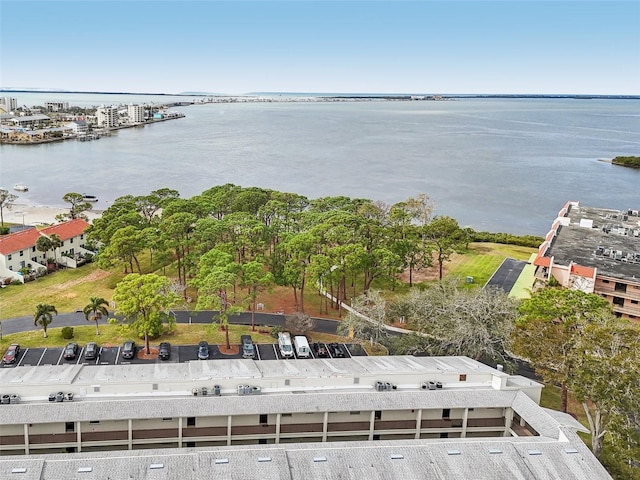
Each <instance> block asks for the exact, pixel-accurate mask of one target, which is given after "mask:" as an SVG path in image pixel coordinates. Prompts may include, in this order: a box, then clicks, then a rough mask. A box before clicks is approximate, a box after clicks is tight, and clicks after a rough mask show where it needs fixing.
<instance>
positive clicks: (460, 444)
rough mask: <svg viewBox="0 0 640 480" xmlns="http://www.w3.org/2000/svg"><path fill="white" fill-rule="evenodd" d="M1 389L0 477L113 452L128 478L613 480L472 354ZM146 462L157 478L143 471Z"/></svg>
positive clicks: (36, 379)
mask: <svg viewBox="0 0 640 480" xmlns="http://www.w3.org/2000/svg"><path fill="white" fill-rule="evenodd" d="M0 385H3V388H2V393H3V396H2V402H3V404H2V405H0V454H1V455H2V456H0V477H2V475H3V472H4V471H7V472H8V471H9V470H8V469H9V468H34V469H37V468H39V467H38V465H40V466H42V467H43V466H44V465H47V464H49V463H50V464H51V467H52V469H51V470H48V467H47V468H44V467H43V470H42V472H43V474H44V476H40V477H34V478H43V479H47V478H58V477H55V476H53V472H58V471H57V470H56V468H58V467H55V468H54V467H53V466H54V465H58V466H59V467H60V466H61V465H66V467H65V468H66V469H68V470H69V471H71V470H73V469H76V470H77V469H78V468H85V470H84V473H87V475H86V476H83V477H82V478H88V479H93V478H106V477H100V475H101V473H100V472H103V473H104V470H103V469H104V468H105V465H102V462H103V461H105V459H109V461H108V463H109V464H110V465H111V467H110V468H113V469H115V470H114V471H126V470H127V468H135V469H136V470H135V471H136V472H138V475H139V476H137V477H135V478H201V477H200V476H199V475H202V474H211V475H213V476H214V477H216V478H261V479H266V478H284V479H287V478H291V479H298V478H299V479H302V478H305V479H306V478H330V477H326V476H323V475H325V474H326V473H327V472H325V471H324V470H323V469H326V468H327V467H329V468H332V469H334V468H345V469H346V470H345V471H349V468H354V467H353V465H357V470H358V471H360V472H361V473H365V470H366V467H365V465H368V464H369V462H370V461H371V462H373V464H375V465H380V468H381V469H386V470H388V471H387V473H386V476H382V477H371V478H442V479H445V478H470V477H453V476H451V475H450V472H449V473H447V472H448V470H446V468H447V467H446V464H447V462H451V461H453V462H455V463H457V466H455V468H454V467H453V466H451V468H453V470H451V472H454V471H458V472H460V471H462V470H466V471H468V472H473V470H474V469H479V471H481V470H482V469H483V468H484V469H488V470H486V472H487V475H486V476H475V477H474V478H492V479H493V478H505V479H506V478H509V479H511V478H524V479H535V478H563V479H565V480H571V479H578V478H591V479H608V478H610V477H609V476H608V474H607V473H606V471H605V470H604V468H602V466H601V465H600V464H599V462H598V461H597V460H596V459H595V457H594V456H593V455H592V454H591V453H590V451H589V449H588V448H587V447H586V446H585V445H584V443H583V442H582V440H580V438H579V437H578V435H577V433H576V432H577V431H578V430H581V431H585V429H584V427H582V426H581V425H580V424H579V423H577V422H576V421H575V420H574V419H573V418H572V417H570V416H568V415H565V414H562V413H560V412H553V411H549V410H546V409H543V408H541V407H540V406H539V405H538V402H539V399H540V393H541V390H542V385H541V384H539V383H537V382H535V381H532V380H529V379H526V378H523V377H520V376H514V375H509V374H507V373H505V372H503V371H500V370H498V369H494V368H491V367H488V366H486V365H484V364H481V363H479V362H476V361H474V360H471V359H469V358H467V357H412V356H393V357H390V356H387V357H353V358H345V359H308V360H261V361H255V360H250V359H227V360H210V361H193V362H188V363H155V364H147V365H82V364H80V365H75V364H70V365H60V366H37V367H29V366H18V367H15V368H5V369H2V370H0ZM58 394H60V395H58ZM5 399H11V400H10V401H7V402H5ZM14 399H15V400H14ZM150 449H153V450H150ZM114 450H116V451H120V453H119V454H116V452H113V454H111V453H109V451H114ZM123 450H127V451H128V452H127V453H126V454H125V452H122V451H123ZM303 452H305V453H303ZM58 454H64V455H58ZM299 455H302V456H303V457H304V458H297V457H298V456H299ZM18 456H20V457H18ZM376 456H378V457H379V458H378V459H377V460H376V459H374V457H376ZM111 457H112V458H111ZM453 457H455V458H453ZM157 458H163V459H165V460H164V461H157V460H154V459H157ZM296 458H297V459H296ZM429 458H433V460H434V462H436V463H433V462H432V463H431V465H430V464H429V462H428V461H426V462H425V459H429ZM518 458H519V460H518ZM32 459H37V460H38V463H37V464H33V463H29V462H30V461H31V460H32ZM180 459H181V460H180ZM223 459H226V460H223ZM267 459H269V460H267ZM390 459H393V460H394V461H395V460H398V462H395V463H394V462H389V460H390ZM420 459H422V460H420ZM400 460H406V461H405V462H402V461H400ZM21 461H22V465H28V466H27V467H24V466H23V467H20V466H19V465H20V464H21V463H20V462H21ZM185 461H186V462H187V464H188V465H189V468H188V469H187V471H186V472H185V475H187V476H184V475H182V474H181V473H180V470H179V469H180V468H184V462H185ZM291 462H293V463H297V462H301V463H300V464H299V466H300V467H302V464H307V463H308V464H309V465H310V466H311V468H312V471H313V472H315V473H314V475H312V476H307V475H306V474H305V471H304V469H303V470H298V469H292V468H290V465H291ZM314 462H315V463H321V464H322V465H314ZM327 462H328V463H327ZM531 462H533V463H537V464H539V463H540V462H542V463H544V466H543V467H540V466H538V467H535V466H532V465H530V463H531ZM158 463H162V467H158V466H157V464H158ZM261 463H265V464H267V465H261ZM325 463H326V465H325ZM349 463H353V465H352V466H351V467H349ZM139 464H144V465H146V466H144V467H142V470H139V467H138V465H139ZM150 464H156V467H157V468H158V469H161V470H162V472H152V473H153V475H156V474H158V475H160V474H162V475H166V477H165V476H162V477H156V476H150V477H147V476H145V475H143V473H144V472H147V471H148V469H150V468H151V467H150V466H149V465H150ZM373 464H372V466H373ZM180 465H182V467H181V466H180ZM222 465H226V467H223V466H222ZM435 465H438V466H437V468H435V467H434V466H435ZM212 466H213V470H211V467H212ZM94 467H95V472H94ZM227 467H228V468H234V469H246V471H247V472H246V473H245V474H242V475H240V476H238V475H235V476H233V475H229V472H228V471H226V470H225V468H227ZM60 468H62V467H60ZM263 468H267V469H276V470H277V471H278V472H279V473H278V474H275V473H274V472H272V471H271V470H269V471H268V473H269V474H266V472H265V471H264V470H263ZM442 468H445V470H441V469H442ZM536 468H538V469H539V472H540V474H541V476H539V477H538V476H536V475H535V474H532V471H535V470H536ZM3 469H4V470H3ZM216 469H217V471H218V474H215V473H214V472H216ZM282 469H284V473H283V472H282V471H281V470H282ZM318 469H320V470H321V471H318ZM389 469H390V470H389ZM47 470H48V471H47ZM372 471H373V470H372ZM427 471H431V472H432V474H431V475H428V474H427V473H428V472H427ZM77 472H79V470H77ZM393 472H395V473H393ZM402 472H404V473H405V474H406V475H408V476H406V475H401V474H402ZM438 472H440V473H438ZM495 472H502V473H501V474H500V475H501V476H495ZM542 472H545V474H548V473H549V472H551V477H549V476H544V475H543V474H542ZM58 473H59V472H58ZM351 473H353V472H351ZM89 474H90V475H89ZM554 474H557V475H558V476H554ZM47 475H50V476H47ZM398 475H400V476H398ZM414 475H415V476H414ZM505 475H506V476H505ZM366 477H367V476H366V475H362V476H356V477H353V476H351V477H348V478H366ZM2 478H4V477H2ZM7 478H13V477H7ZM16 478H17V477H16ZM59 478H77V477H75V476H74V475H72V474H69V475H66V476H65V475H62V476H61V477H59ZM127 478H128V477H127ZM331 478H332V477H331ZM336 478H340V477H336Z"/></svg>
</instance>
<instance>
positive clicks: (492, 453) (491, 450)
mask: <svg viewBox="0 0 640 480" xmlns="http://www.w3.org/2000/svg"><path fill="white" fill-rule="evenodd" d="M489 453H490V454H491V455H498V454H500V453H502V450H500V449H499V448H490V449H489Z"/></svg>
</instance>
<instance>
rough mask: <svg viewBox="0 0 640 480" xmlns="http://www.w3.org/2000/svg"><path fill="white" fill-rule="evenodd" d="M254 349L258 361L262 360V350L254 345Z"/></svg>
mask: <svg viewBox="0 0 640 480" xmlns="http://www.w3.org/2000/svg"><path fill="white" fill-rule="evenodd" d="M253 348H254V349H255V351H256V356H257V357H258V360H261V358H260V349H259V348H258V345H254V346H253Z"/></svg>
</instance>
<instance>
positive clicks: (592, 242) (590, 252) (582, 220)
mask: <svg viewBox="0 0 640 480" xmlns="http://www.w3.org/2000/svg"><path fill="white" fill-rule="evenodd" d="M563 219H564V222H567V221H568V225H563V224H562V223H563V222H562V221H563ZM560 220H561V222H560V225H559V226H558V230H557V235H556V236H555V238H554V239H553V241H552V242H551V246H550V247H549V249H548V250H547V252H546V253H545V255H544V256H545V257H551V256H553V257H554V262H555V263H556V264H561V265H569V264H570V263H571V262H574V263H577V264H579V265H582V266H585V267H591V268H597V274H598V275H604V276H608V277H613V278H619V279H623V280H626V281H631V282H640V215H639V212H638V210H632V209H628V210H610V209H604V208H595V207H586V206H583V205H580V204H576V203H572V204H571V205H570V206H569V209H568V212H567V214H566V216H565V217H563V218H561V219H560Z"/></svg>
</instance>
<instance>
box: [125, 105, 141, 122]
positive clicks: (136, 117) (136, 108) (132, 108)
mask: <svg viewBox="0 0 640 480" xmlns="http://www.w3.org/2000/svg"><path fill="white" fill-rule="evenodd" d="M127 115H128V116H129V123H144V121H145V118H144V117H145V108H144V105H134V104H133V103H131V104H129V105H127Z"/></svg>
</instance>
